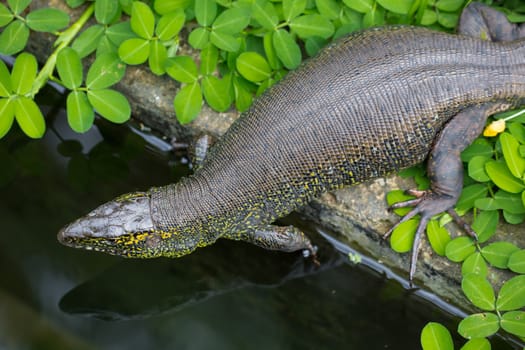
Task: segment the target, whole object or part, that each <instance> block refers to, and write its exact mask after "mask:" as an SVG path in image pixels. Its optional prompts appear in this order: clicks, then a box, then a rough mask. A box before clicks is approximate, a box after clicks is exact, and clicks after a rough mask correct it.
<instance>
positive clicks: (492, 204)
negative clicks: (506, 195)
mask: <svg viewBox="0 0 525 350" xmlns="http://www.w3.org/2000/svg"><path fill="white" fill-rule="evenodd" d="M474 206H475V207H476V208H478V209H481V210H487V211H490V210H498V209H500V208H499V206H498V202H496V200H495V199H494V198H479V199H476V201H475V202H474Z"/></svg>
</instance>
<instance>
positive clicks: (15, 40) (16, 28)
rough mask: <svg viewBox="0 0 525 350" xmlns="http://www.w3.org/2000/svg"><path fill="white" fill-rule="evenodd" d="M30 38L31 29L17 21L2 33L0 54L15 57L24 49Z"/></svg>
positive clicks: (0, 35)
mask: <svg viewBox="0 0 525 350" xmlns="http://www.w3.org/2000/svg"><path fill="white" fill-rule="evenodd" d="M28 38H29V28H27V26H26V25H25V24H24V23H23V22H22V21H19V20H15V21H13V22H11V23H9V25H8V26H7V27H5V28H4V30H3V32H2V33H0V54H3V55H14V54H15V53H18V52H20V51H22V50H23V49H24V47H25V46H26V44H27V39H28Z"/></svg>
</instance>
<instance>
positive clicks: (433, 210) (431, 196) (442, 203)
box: [383, 190, 477, 282]
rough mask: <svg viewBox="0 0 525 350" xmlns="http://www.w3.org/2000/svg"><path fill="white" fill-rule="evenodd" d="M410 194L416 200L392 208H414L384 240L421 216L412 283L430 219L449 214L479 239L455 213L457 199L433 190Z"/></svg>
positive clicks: (411, 263) (414, 254)
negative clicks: (422, 239) (424, 233)
mask: <svg viewBox="0 0 525 350" xmlns="http://www.w3.org/2000/svg"><path fill="white" fill-rule="evenodd" d="M407 193H408V194H411V195H414V196H416V198H414V199H410V200H407V201H404V202H399V203H395V204H393V205H392V206H391V207H390V208H392V209H397V208H405V207H409V206H413V207H414V208H413V209H412V210H411V211H409V212H408V214H406V215H405V216H404V217H402V218H401V220H399V221H398V222H397V223H396V224H395V225H394V226H393V227H392V228H391V229H390V230H388V231H387V232H386V233H385V235H384V236H383V238H385V239H386V238H388V237H389V236H390V235H391V234H392V232H393V231H394V230H395V229H396V228H397V227H398V226H399V225H400V224H402V223H403V222H406V221H408V220H410V219H412V218H413V217H414V216H416V215H418V214H419V215H420V217H421V220H420V221H419V224H418V226H417V229H416V233H415V235H414V243H413V246H412V256H411V260H410V272H409V280H410V282H412V280H413V278H414V274H415V272H416V263H417V258H418V254H419V250H420V248H421V238H422V233H423V232H424V231H425V229H426V226H427V223H428V221H429V220H430V218H432V216H434V215H436V214H440V213H442V212H447V213H448V214H449V215H450V216H451V217H452V219H453V220H454V221H455V222H456V223H457V224H458V225H459V226H460V227H461V228H463V229H464V230H465V231H466V232H467V233H468V234H469V235H470V236H472V237H474V238H475V239H476V238H477V236H476V233H475V232H474V230H472V228H471V227H470V225H468V224H467V223H466V222H465V221H464V220H463V219H462V218H461V217H460V216H459V215H458V214H457V213H456V212H455V211H454V209H452V207H453V206H454V204H455V203H456V199H455V198H453V197H451V196H448V195H443V194H437V193H435V192H433V191H432V190H428V191H417V190H410V191H407Z"/></svg>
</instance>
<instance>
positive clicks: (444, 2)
mask: <svg viewBox="0 0 525 350" xmlns="http://www.w3.org/2000/svg"><path fill="white" fill-rule="evenodd" d="M464 3H465V2H464V1H463V0H438V2H437V3H436V7H437V8H438V9H439V10H440V11H446V12H456V11H457V10H459V9H460V8H461V6H463V4H464Z"/></svg>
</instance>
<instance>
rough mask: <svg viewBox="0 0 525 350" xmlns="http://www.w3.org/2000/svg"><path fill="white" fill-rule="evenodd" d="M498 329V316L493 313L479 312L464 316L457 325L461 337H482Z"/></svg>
mask: <svg viewBox="0 0 525 350" xmlns="http://www.w3.org/2000/svg"><path fill="white" fill-rule="evenodd" d="M498 329H499V319H498V316H496V315H494V314H493V313H490V312H487V313H480V314H474V315H470V316H468V317H466V318H464V319H463V320H462V321H461V322H460V323H459V326H458V333H459V334H461V336H462V337H463V338H466V339H471V338H484V337H488V336H491V335H493V334H494V333H496V332H497V331H498Z"/></svg>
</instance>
